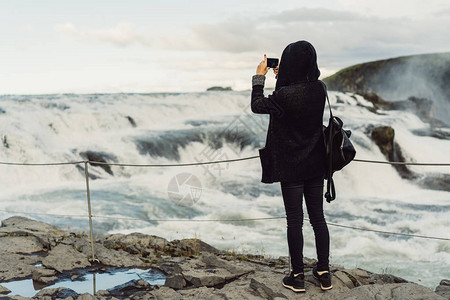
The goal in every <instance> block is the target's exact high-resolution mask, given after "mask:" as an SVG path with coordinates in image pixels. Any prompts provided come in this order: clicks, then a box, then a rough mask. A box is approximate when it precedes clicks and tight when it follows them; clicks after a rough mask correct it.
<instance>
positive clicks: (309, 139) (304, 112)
mask: <svg viewBox="0 0 450 300" xmlns="http://www.w3.org/2000/svg"><path fill="white" fill-rule="evenodd" d="M319 75H320V71H319V68H318V67H317V55H316V51H315V49H314V47H313V46H312V45H311V44H310V43H308V42H306V41H299V42H295V43H292V44H289V45H288V46H287V47H286V48H285V49H284V51H283V54H282V55H281V60H280V64H279V71H278V80H277V84H276V87H275V91H274V92H273V93H272V95H269V96H268V97H264V79H265V76H264V75H255V76H253V84H252V86H253V87H252V97H251V108H252V111H253V112H254V113H259V114H270V121H269V128H268V131H267V138H266V145H265V147H264V148H262V149H260V150H259V154H260V159H261V165H262V170H263V172H262V180H261V181H262V182H264V183H273V182H278V181H281V182H297V181H301V180H306V179H309V178H313V177H318V176H324V172H325V145H324V141H323V133H322V131H323V129H322V128H323V127H322V124H323V121H322V120H323V110H324V106H325V90H324V87H323V85H322V82H321V81H319V80H318V78H319Z"/></svg>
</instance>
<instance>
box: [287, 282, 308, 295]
mask: <svg viewBox="0 0 450 300" xmlns="http://www.w3.org/2000/svg"><path fill="white" fill-rule="evenodd" d="M281 284H282V285H283V286H284V287H285V288H287V289H290V290H292V291H294V292H296V293H304V292H305V291H306V290H305V289H296V288H295V287H293V286H291V285H286V284H284V283H281Z"/></svg>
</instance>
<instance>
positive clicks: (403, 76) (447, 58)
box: [324, 52, 450, 101]
mask: <svg viewBox="0 0 450 300" xmlns="http://www.w3.org/2000/svg"><path fill="white" fill-rule="evenodd" d="M449 81H450V52H446V53H434V54H421V55H411V56H402V57H397V58H390V59H385V60H377V61H373V62H367V63H362V64H358V65H354V66H351V67H348V68H345V69H343V70H340V71H339V72H337V73H335V74H334V75H332V76H330V77H327V78H325V79H324V82H325V83H326V84H327V86H328V88H329V89H331V90H338V91H342V92H352V93H358V94H364V93H371V92H375V93H378V94H380V95H381V96H382V97H385V98H388V99H392V98H394V99H392V100H399V99H406V98H408V97H410V96H419V97H427V98H430V99H433V98H443V99H445V100H447V101H448V100H449V99H450V86H449V85H448V82H449ZM395 98H397V99H395Z"/></svg>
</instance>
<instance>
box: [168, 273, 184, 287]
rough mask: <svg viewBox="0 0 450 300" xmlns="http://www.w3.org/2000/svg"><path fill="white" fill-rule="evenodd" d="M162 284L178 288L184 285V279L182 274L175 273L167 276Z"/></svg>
mask: <svg viewBox="0 0 450 300" xmlns="http://www.w3.org/2000/svg"><path fill="white" fill-rule="evenodd" d="M164 286H166V287H170V288H172V289H175V290H179V289H182V288H184V287H185V286H186V280H184V277H183V275H180V274H176V275H173V276H171V277H168V278H167V279H166V281H165V282H164Z"/></svg>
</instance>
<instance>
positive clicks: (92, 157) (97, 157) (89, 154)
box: [80, 151, 117, 175]
mask: <svg viewBox="0 0 450 300" xmlns="http://www.w3.org/2000/svg"><path fill="white" fill-rule="evenodd" d="M80 156H81V157H82V158H83V159H85V160H88V161H90V162H89V164H90V165H91V166H93V167H100V168H102V169H103V170H104V171H105V172H106V173H108V174H109V175H114V173H113V171H112V170H111V166H110V165H105V164H96V163H94V161H95V162H100V163H107V162H108V161H113V162H115V161H117V158H116V157H115V156H114V155H112V154H108V153H105V152H98V151H84V152H80Z"/></svg>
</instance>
